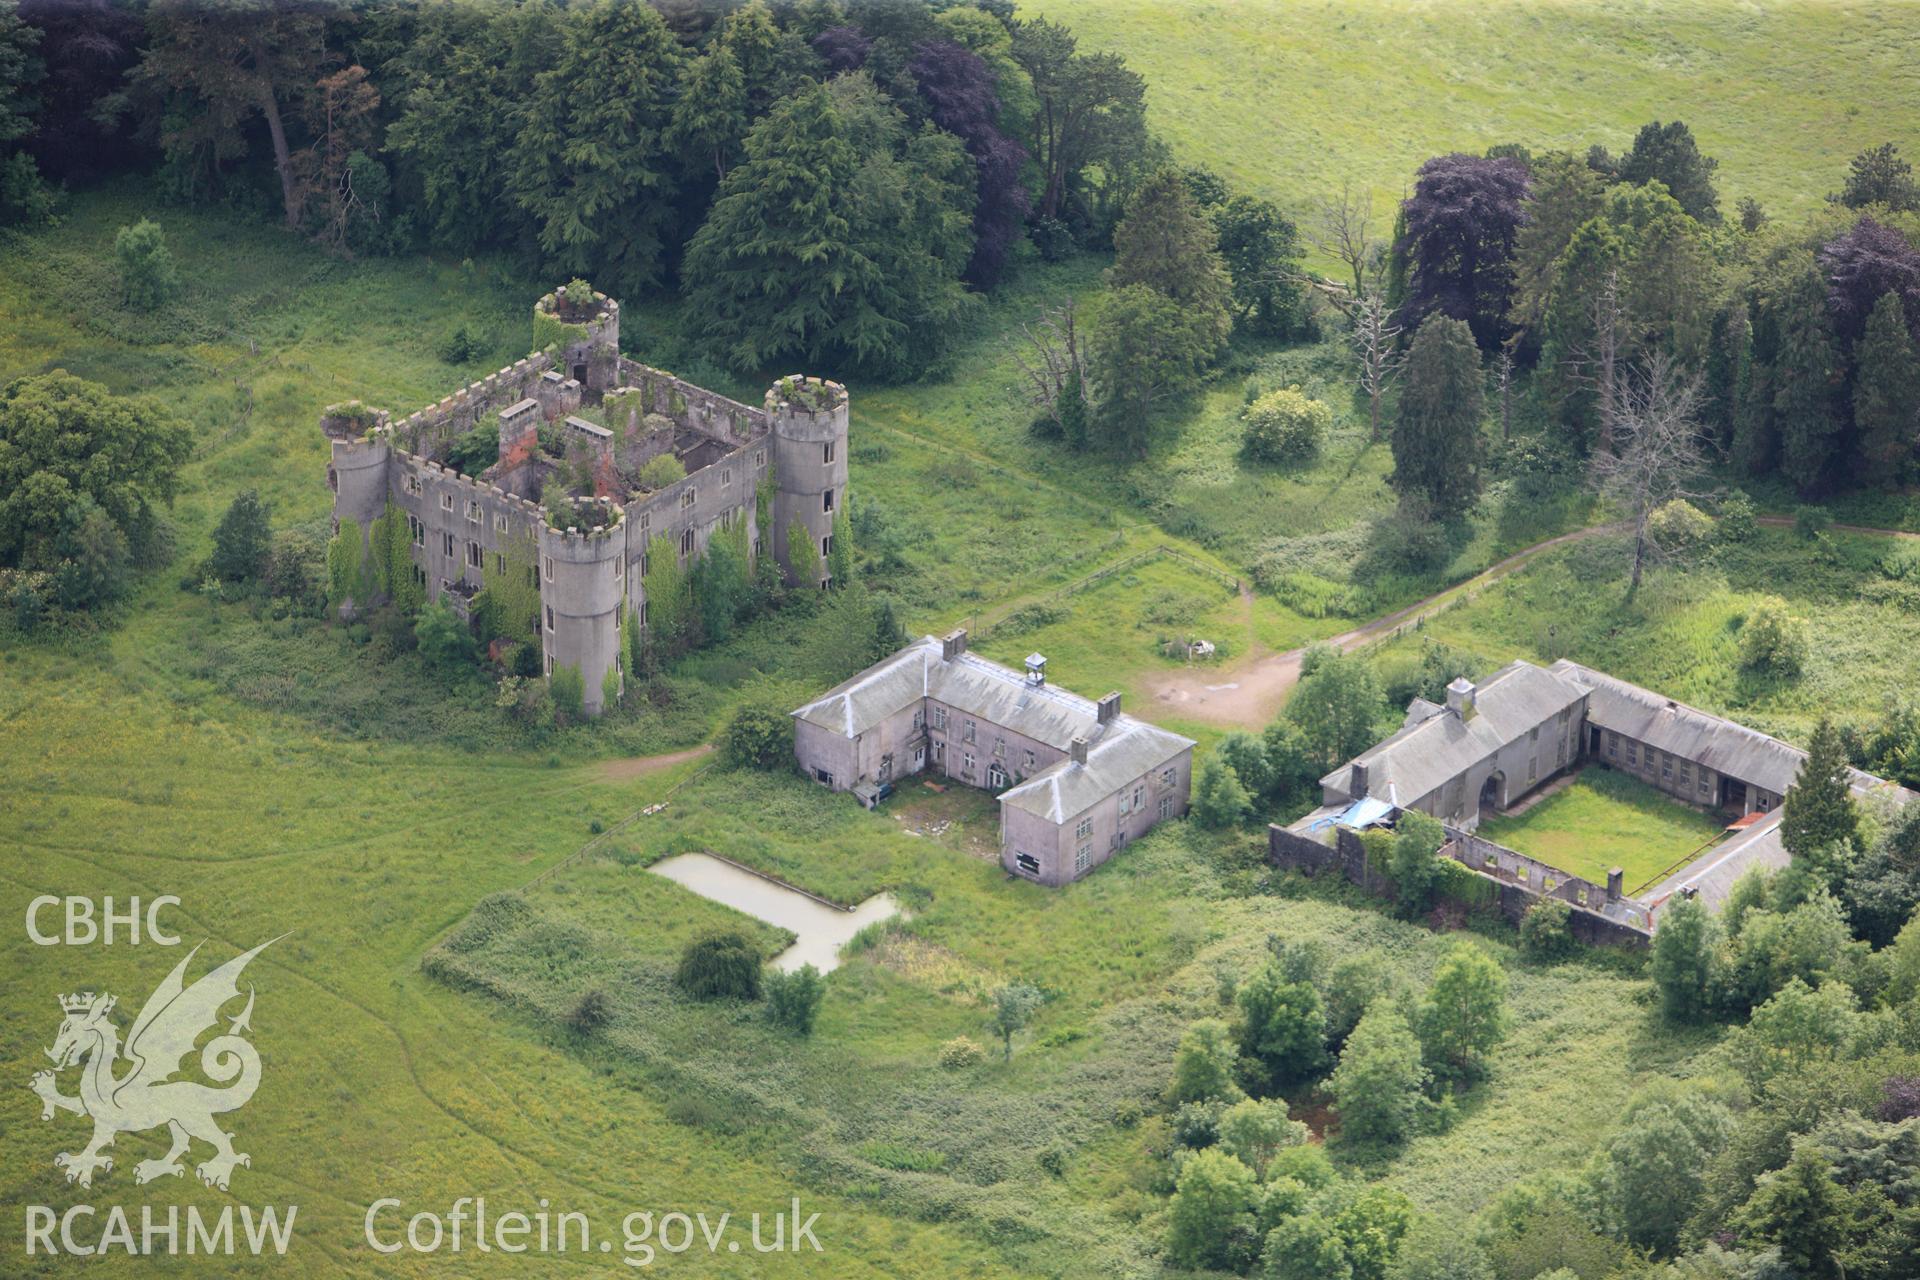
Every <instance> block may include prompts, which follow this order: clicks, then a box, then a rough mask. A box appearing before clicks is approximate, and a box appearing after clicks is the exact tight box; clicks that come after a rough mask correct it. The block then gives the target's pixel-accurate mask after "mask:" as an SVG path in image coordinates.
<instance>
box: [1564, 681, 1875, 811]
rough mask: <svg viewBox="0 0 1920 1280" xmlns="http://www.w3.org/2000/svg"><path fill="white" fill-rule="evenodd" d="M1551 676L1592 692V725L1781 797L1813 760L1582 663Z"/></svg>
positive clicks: (1589, 713)
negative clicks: (1805, 761) (1566, 680)
mask: <svg viewBox="0 0 1920 1280" xmlns="http://www.w3.org/2000/svg"><path fill="white" fill-rule="evenodd" d="M1548 670H1549V671H1552V672H1554V673H1555V674H1557V675H1560V676H1562V677H1564V678H1566V679H1568V680H1571V681H1573V682H1574V683H1575V684H1577V685H1579V686H1581V687H1582V688H1585V689H1589V690H1591V691H1592V692H1591V693H1590V694H1589V696H1588V698H1587V723H1589V724H1594V725H1598V726H1599V727H1600V728H1602V729H1611V730H1613V731H1614V732H1616V733H1618V734H1620V735H1621V736H1622V737H1628V738H1634V739H1637V740H1638V741H1640V742H1644V743H1646V744H1647V745H1648V746H1650V747H1654V748H1657V749H1658V750H1661V751H1665V752H1668V753H1670V754H1672V755H1674V756H1676V757H1678V758H1680V759H1683V760H1691V761H1693V762H1694V763H1695V764H1700V765H1705V766H1706V767H1707V768H1709V769H1712V770H1713V771H1714V772H1716V773H1722V774H1725V775H1726V776H1727V777H1730V778H1736V779H1738V780H1739V781H1741V782H1745V783H1748V784H1749V785H1752V786H1757V787H1761V788H1763V789H1765V790H1767V791H1771V792H1773V793H1774V794H1775V795H1785V794H1786V793H1787V790H1788V788H1790V787H1792V786H1793V782H1794V779H1795V777H1797V776H1798V775H1799V773H1800V762H1801V761H1803V760H1805V759H1806V758H1807V753H1806V752H1804V751H1802V750H1800V749H1799V748H1798V747H1792V746H1788V745H1787V744H1786V743H1784V742H1782V741H1780V739H1778V738H1773V737H1769V736H1768V735H1766V734H1764V733H1761V732H1760V731H1759V730H1758V729H1749V728H1747V727H1746V726H1745V725H1743V724H1735V723H1734V722H1733V721H1731V720H1727V719H1724V718H1722V717H1720V716H1716V715H1709V714H1708V713H1706V712H1704V711H1699V710H1696V709H1695V708H1693V707H1689V706H1687V705H1686V704H1684V703H1680V702H1675V701H1673V699H1671V698H1667V697H1663V696H1662V695H1660V694H1657V693H1654V692H1653V691H1652V690H1649V689H1642V688H1641V687H1640V686H1638V685H1632V684H1628V683H1627V682H1626V681H1624V680H1617V679H1615V678H1614V677H1612V676H1610V675H1607V674H1605V673H1604V672H1600V671H1595V670H1594V669H1593V668H1591V667H1583V666H1581V665H1580V664H1579V663H1577V662H1569V661H1568V660H1567V659H1565V658H1562V659H1560V661H1558V662H1556V663H1554V664H1553V665H1552V666H1551V667H1549V668H1548ZM1862 777H1863V778H1864V777H1865V775H1862Z"/></svg>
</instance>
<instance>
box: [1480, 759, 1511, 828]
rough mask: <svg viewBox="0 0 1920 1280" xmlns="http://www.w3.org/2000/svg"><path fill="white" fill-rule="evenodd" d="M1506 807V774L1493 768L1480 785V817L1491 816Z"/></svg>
mask: <svg viewBox="0 0 1920 1280" xmlns="http://www.w3.org/2000/svg"><path fill="white" fill-rule="evenodd" d="M1506 807H1507V775H1506V774H1504V773H1501V772H1500V771H1499V770H1497V769H1496V770H1494V771H1493V772H1492V773H1490V774H1488V775H1487V780H1486V781H1485V782H1484V783H1482V784H1481V785H1480V817H1481V819H1482V820H1485V819H1487V818H1490V817H1492V816H1493V815H1494V814H1496V813H1499V812H1500V811H1501V810H1502V809H1504V808H1506Z"/></svg>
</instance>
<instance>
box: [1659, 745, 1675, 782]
mask: <svg viewBox="0 0 1920 1280" xmlns="http://www.w3.org/2000/svg"><path fill="white" fill-rule="evenodd" d="M1660 776H1661V777H1663V778H1665V779H1667V780H1668V781H1669V782H1671V781H1672V780H1673V756H1672V755H1671V754H1670V753H1668V752H1665V751H1662V752H1661V753H1660Z"/></svg>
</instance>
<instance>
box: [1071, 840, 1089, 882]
mask: <svg viewBox="0 0 1920 1280" xmlns="http://www.w3.org/2000/svg"><path fill="white" fill-rule="evenodd" d="M1092 865H1093V846H1092V845H1090V844H1083V845H1081V846H1080V847H1079V848H1078V849H1075V850H1074V851H1073V874H1075V875H1077V876H1083V875H1085V874H1087V868H1089V867H1091V866H1092Z"/></svg>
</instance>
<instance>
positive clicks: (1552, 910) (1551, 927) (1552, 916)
mask: <svg viewBox="0 0 1920 1280" xmlns="http://www.w3.org/2000/svg"><path fill="white" fill-rule="evenodd" d="M1572 918H1573V908H1572V907H1570V906H1568V905H1567V904H1566V903H1565V902H1563V901H1561V900H1560V899H1559V898H1542V899H1540V901H1538V902H1536V903H1534V904H1533V905H1532V906H1531V907H1528V908H1527V914H1526V915H1525V916H1523V917H1522V918H1521V920H1520V951H1521V954H1523V955H1526V956H1528V957H1530V958H1532V959H1535V960H1558V959H1560V958H1561V957H1563V956H1565V955H1566V954H1567V953H1568V952H1570V951H1572V950H1573V930H1572V928H1571V926H1570V924H1569V922H1570V921H1571V920H1572Z"/></svg>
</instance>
